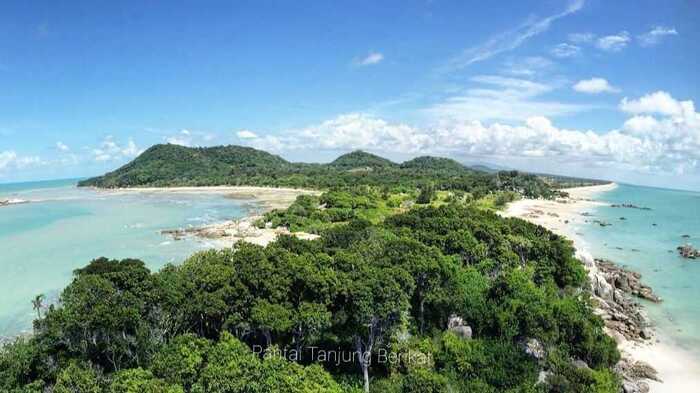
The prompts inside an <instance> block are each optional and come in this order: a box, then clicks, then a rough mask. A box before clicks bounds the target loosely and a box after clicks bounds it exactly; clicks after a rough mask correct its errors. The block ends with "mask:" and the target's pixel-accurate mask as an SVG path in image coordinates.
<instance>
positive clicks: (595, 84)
mask: <svg viewBox="0 0 700 393" xmlns="http://www.w3.org/2000/svg"><path fill="white" fill-rule="evenodd" d="M573 89H574V90H576V91H578V92H579V93H586V94H600V93H618V92H619V91H620V89H618V88H616V87H614V86H612V85H611V84H610V83H608V81H607V80H605V79H603V78H591V79H584V80H580V81H578V82H577V83H576V84H575V85H574V86H573Z"/></svg>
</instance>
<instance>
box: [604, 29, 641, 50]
mask: <svg viewBox="0 0 700 393" xmlns="http://www.w3.org/2000/svg"><path fill="white" fill-rule="evenodd" d="M631 40H632V38H630V34H629V33H628V32H626V31H621V32H619V33H618V34H613V35H608V36H605V37H600V38H598V41H597V42H596V46H597V47H598V48H599V49H602V50H604V51H608V52H619V51H621V50H622V49H624V48H625V47H626V46H627V44H629V43H630V41H631Z"/></svg>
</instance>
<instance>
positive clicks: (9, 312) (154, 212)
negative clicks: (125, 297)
mask: <svg viewBox="0 0 700 393" xmlns="http://www.w3.org/2000/svg"><path fill="white" fill-rule="evenodd" d="M75 183H76V181H75V180H59V181H46V182H34V183H20V184H0V200H4V199H22V200H28V201H30V203H27V204H18V205H10V206H5V207H0V337H3V336H5V337H7V336H12V335H16V334H18V333H21V332H22V331H25V330H28V329H30V328H31V321H32V319H33V317H34V316H35V314H34V311H33V310H32V307H31V303H30V301H31V299H32V298H33V297H34V296H36V295H37V294H40V293H43V294H45V295H46V296H47V297H48V298H49V299H55V298H56V296H57V295H58V292H59V291H60V289H61V288H63V287H64V286H65V285H66V284H68V283H69V282H70V279H71V275H72V271H73V270H74V269H76V268H79V267H82V266H84V265H86V264H87V263H88V262H89V261H90V260H92V259H94V258H96V257H100V256H106V257H110V258H126V257H131V258H140V259H142V260H143V261H144V262H146V263H147V265H148V267H149V268H151V269H152V270H154V269H158V268H160V267H162V266H163V265H165V264H166V263H179V262H181V261H182V260H184V259H185V258H186V257H187V256H189V255H190V254H192V253H193V252H195V251H197V250H201V249H204V248H208V247H209V245H208V244H207V243H205V242H201V241H199V240H194V239H190V240H181V241H174V240H172V239H170V238H168V237H166V236H164V235H162V234H161V233H160V231H161V230H163V229H172V228H180V227H187V226H198V225H202V224H206V223H211V222H217V221H223V220H226V219H231V218H237V217H242V216H243V215H245V214H246V212H247V211H248V210H249V209H250V208H253V207H254V205H253V204H252V203H251V202H250V201H241V200H232V199H227V198H225V197H224V196H223V195H217V194H204V195H203V194H133V193H131V194H121V195H110V194H106V193H104V192H97V191H94V190H90V189H78V188H76V187H75Z"/></svg>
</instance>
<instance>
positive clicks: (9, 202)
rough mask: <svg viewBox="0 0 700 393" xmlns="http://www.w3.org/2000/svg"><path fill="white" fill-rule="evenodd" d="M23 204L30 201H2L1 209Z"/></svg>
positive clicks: (0, 202) (0, 203)
mask: <svg viewBox="0 0 700 393" xmlns="http://www.w3.org/2000/svg"><path fill="white" fill-rule="evenodd" d="M22 203H29V201H25V200H24V199H0V207H3V206H10V205H19V204H22Z"/></svg>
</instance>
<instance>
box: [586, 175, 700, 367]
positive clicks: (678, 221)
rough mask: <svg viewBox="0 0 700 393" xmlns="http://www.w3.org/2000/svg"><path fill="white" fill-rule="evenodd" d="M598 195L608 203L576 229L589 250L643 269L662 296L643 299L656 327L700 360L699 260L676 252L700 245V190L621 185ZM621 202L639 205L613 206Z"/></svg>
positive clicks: (649, 282)
mask: <svg viewBox="0 0 700 393" xmlns="http://www.w3.org/2000/svg"><path fill="white" fill-rule="evenodd" d="M594 199H595V200H598V201H602V202H604V203H603V204H601V205H600V206H598V207H596V208H594V209H591V210H590V211H589V213H591V214H592V215H593V217H590V218H589V220H588V223H583V224H580V225H579V227H577V228H576V231H577V232H578V233H579V234H580V235H581V237H582V238H583V240H584V242H585V247H586V249H587V250H588V251H589V252H590V253H591V254H592V255H593V256H594V257H595V258H603V259H609V260H611V261H613V262H616V263H617V264H619V265H622V266H625V267H628V268H629V269H630V270H633V271H636V272H639V273H641V274H642V282H644V283H646V284H647V285H649V286H651V287H652V289H653V290H654V292H655V293H656V294H657V295H659V296H660V297H661V298H662V300H663V301H662V303H660V304H654V303H651V302H647V301H643V302H642V303H643V305H644V307H645V309H646V311H647V314H648V315H649V318H650V320H651V322H652V323H653V324H654V326H655V328H656V330H657V331H658V332H659V334H660V335H661V336H663V337H664V338H665V339H667V340H671V341H672V344H674V345H676V346H678V347H681V348H683V349H684V350H686V351H687V352H688V353H690V354H692V355H693V357H694V358H695V359H700V259H696V260H692V259H684V258H682V257H681V256H680V255H679V253H678V251H677V247H678V246H681V245H684V244H691V245H693V246H695V247H696V248H700V193H698V192H691V191H677V190H668V189H661V188H650V187H640V186H633V185H625V184H620V185H619V186H618V187H617V188H615V189H613V190H611V191H606V192H601V193H598V194H596V195H595V197H594ZM621 204H628V205H634V206H635V207H626V208H625V207H613V205H621ZM594 220H600V221H604V222H607V223H610V224H612V225H610V226H604V227H603V226H601V225H599V224H598V223H595V222H593V221H594Z"/></svg>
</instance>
